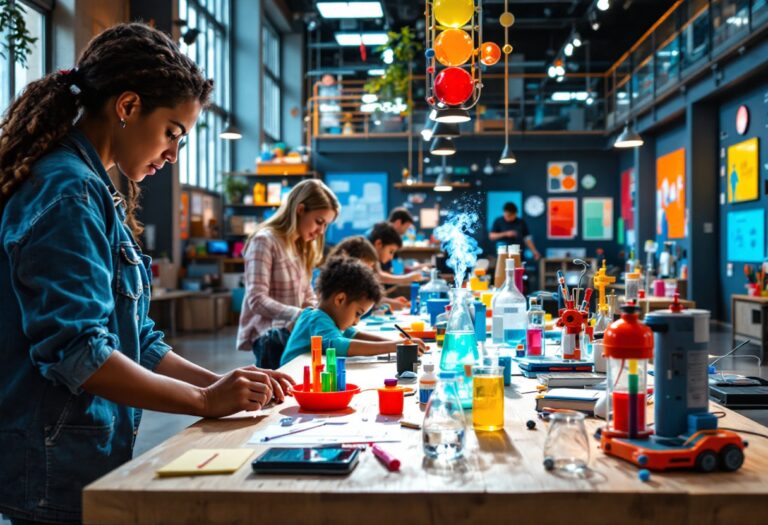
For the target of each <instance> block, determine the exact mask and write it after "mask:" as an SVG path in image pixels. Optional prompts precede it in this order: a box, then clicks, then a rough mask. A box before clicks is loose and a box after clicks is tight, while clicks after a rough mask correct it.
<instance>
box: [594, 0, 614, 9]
mask: <svg viewBox="0 0 768 525" xmlns="http://www.w3.org/2000/svg"><path fill="white" fill-rule="evenodd" d="M610 7H611V2H610V0H597V8H598V9H599V10H600V11H607V10H608V9H609V8H610Z"/></svg>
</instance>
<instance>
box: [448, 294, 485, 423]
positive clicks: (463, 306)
mask: <svg viewBox="0 0 768 525" xmlns="http://www.w3.org/2000/svg"><path fill="white" fill-rule="evenodd" d="M471 298H472V293H471V292H470V291H469V290H465V289H462V288H459V289H454V290H453V304H452V305H451V313H450V315H449V317H448V324H447V326H446V331H445V340H444V341H443V353H442V356H441V357H440V370H443V371H446V372H456V374H457V385H456V386H457V390H458V394H459V400H460V401H461V406H462V407H464V408H472V366H473V365H474V364H475V363H477V361H478V360H479V359H480V354H479V352H478V351H477V337H476V336H475V325H474V323H473V322H472V317H471V315H470V313H469V301H470V299H471Z"/></svg>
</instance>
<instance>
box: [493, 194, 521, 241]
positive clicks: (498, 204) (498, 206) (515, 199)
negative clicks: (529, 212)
mask: <svg viewBox="0 0 768 525" xmlns="http://www.w3.org/2000/svg"><path fill="white" fill-rule="evenodd" d="M486 202H487V204H486V206H487V209H486V214H485V227H486V228H487V230H486V231H491V227H492V226H493V221H495V220H496V219H498V218H499V217H501V216H502V215H504V205H505V204H506V203H508V202H512V203H514V204H515V206H517V216H518V217H520V218H521V219H522V218H523V215H524V213H523V194H522V193H521V192H519V191H489V192H488V193H487V198H486Z"/></svg>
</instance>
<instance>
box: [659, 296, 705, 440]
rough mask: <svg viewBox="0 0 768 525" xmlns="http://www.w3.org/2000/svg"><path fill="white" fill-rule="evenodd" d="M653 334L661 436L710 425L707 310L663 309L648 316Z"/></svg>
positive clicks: (669, 435) (688, 432)
mask: <svg viewBox="0 0 768 525" xmlns="http://www.w3.org/2000/svg"><path fill="white" fill-rule="evenodd" d="M645 324H646V325H648V327H650V328H651V330H653V333H654V334H653V337H654V359H653V365H654V389H655V393H654V397H655V400H656V402H655V404H654V416H655V421H656V423H655V430H654V431H655V434H656V437H657V438H662V439H663V438H677V437H679V436H683V435H691V434H693V433H694V432H697V431H699V430H704V429H707V428H711V426H712V423H713V421H714V425H715V428H717V422H716V420H715V418H714V416H712V415H711V414H709V398H708V395H709V392H708V387H709V385H708V375H707V357H708V352H707V347H708V344H709V312H708V311H707V310H680V311H670V310H659V311H655V312H651V313H649V314H647V315H646V316H645Z"/></svg>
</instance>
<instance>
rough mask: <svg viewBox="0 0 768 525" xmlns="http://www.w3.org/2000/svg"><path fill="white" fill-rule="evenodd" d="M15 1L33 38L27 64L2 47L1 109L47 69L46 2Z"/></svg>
mask: <svg viewBox="0 0 768 525" xmlns="http://www.w3.org/2000/svg"><path fill="white" fill-rule="evenodd" d="M16 4H18V5H19V7H21V8H22V10H23V18H24V23H25V24H26V26H27V30H28V31H29V36H30V37H31V38H34V39H36V40H35V42H34V43H32V44H30V46H29V48H30V49H29V53H28V54H27V59H26V64H21V63H19V62H18V61H16V56H15V55H14V53H13V52H10V53H9V52H6V51H5V50H3V54H4V55H5V57H0V112H4V111H5V109H6V108H7V107H8V106H9V105H10V103H11V100H12V98H13V97H15V96H17V95H19V94H20V93H21V91H22V90H23V89H24V88H25V87H26V85H27V84H29V83H30V82H32V81H33V80H37V79H39V78H41V77H42V76H43V75H45V73H46V71H47V61H46V45H47V38H46V33H47V31H46V24H47V16H46V14H45V13H46V10H45V3H39V2H23V1H21V0H16ZM3 38H4V35H3Z"/></svg>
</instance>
